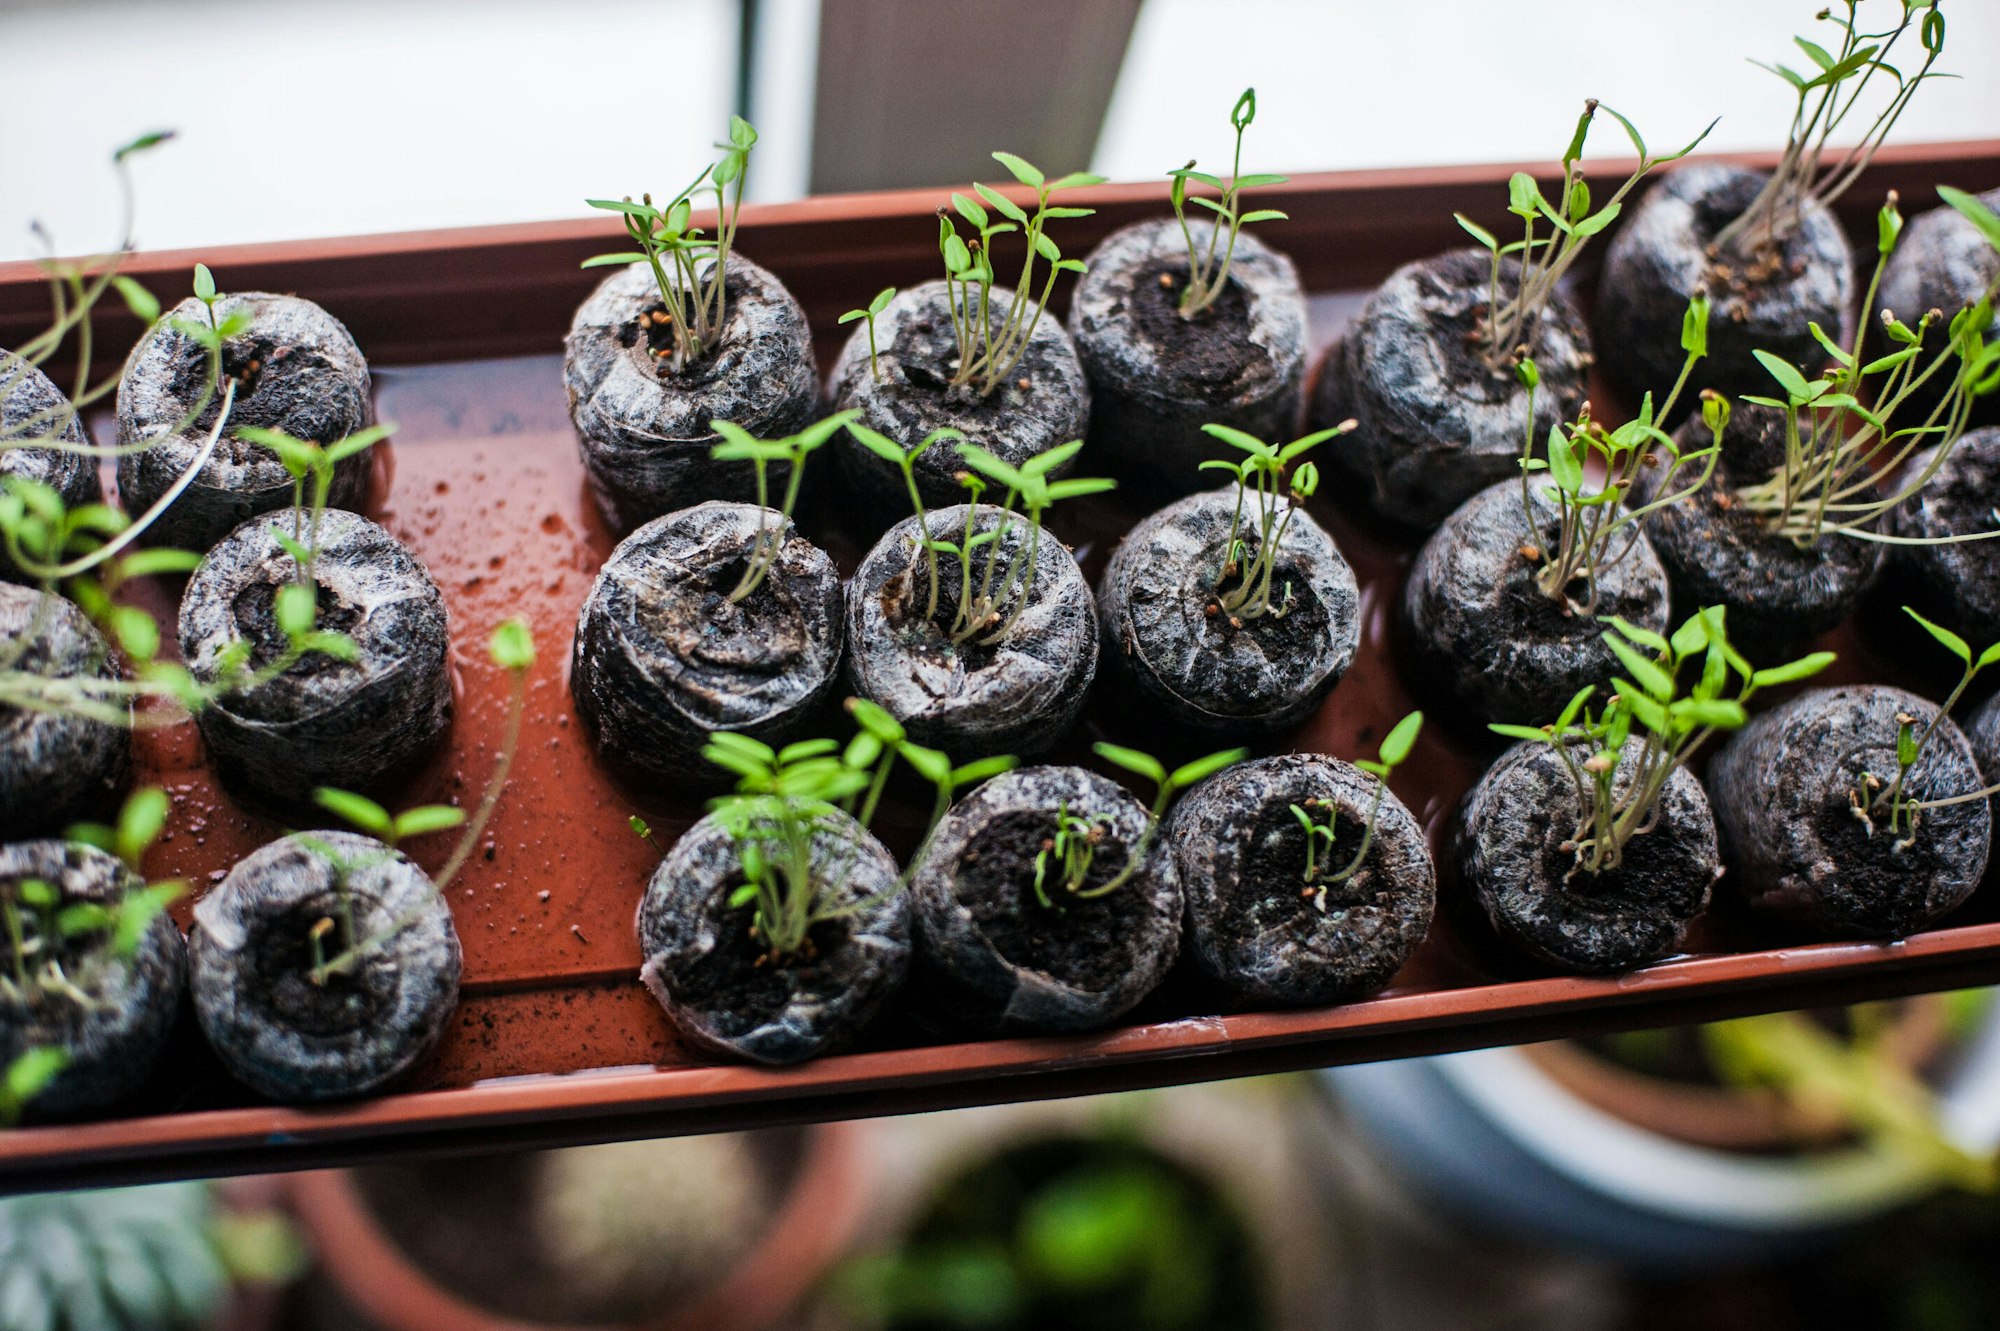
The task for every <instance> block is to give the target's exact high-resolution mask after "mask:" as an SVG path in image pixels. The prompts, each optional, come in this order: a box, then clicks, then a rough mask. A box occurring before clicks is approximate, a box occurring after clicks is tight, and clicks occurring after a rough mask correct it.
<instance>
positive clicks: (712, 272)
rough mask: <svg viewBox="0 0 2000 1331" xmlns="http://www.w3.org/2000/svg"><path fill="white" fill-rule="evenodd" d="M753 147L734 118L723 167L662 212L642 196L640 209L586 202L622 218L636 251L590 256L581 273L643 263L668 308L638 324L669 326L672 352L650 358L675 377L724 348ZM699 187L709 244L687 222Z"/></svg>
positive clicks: (626, 202)
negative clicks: (711, 210) (710, 208)
mask: <svg viewBox="0 0 2000 1331" xmlns="http://www.w3.org/2000/svg"><path fill="white" fill-rule="evenodd" d="M756 143H757V131H756V130H754V129H752V128H751V127H750V122H749V121H747V120H745V119H743V118H742V117H741V116H731V117H729V141H728V142H727V143H718V144H716V145H715V146H716V147H717V148H718V149H720V150H721V151H722V160H720V161H718V162H716V163H714V164H713V165H710V166H706V167H703V168H702V172H701V174H700V175H698V176H696V177H695V178H694V181H693V183H692V184H690V185H689V186H688V187H687V188H686V189H684V190H682V191H681V192H680V193H679V194H676V195H675V196H674V197H673V199H672V200H671V201H670V202H669V203H668V204H667V205H666V206H665V207H664V208H656V207H654V206H653V196H652V195H650V194H647V195H644V196H642V198H641V201H640V202H638V203H634V202H632V199H631V197H630V196H629V195H628V196H627V197H625V198H624V199H622V200H619V201H616V202H614V201H612V200H610V199H589V200H586V202H588V203H589V204H590V206H591V207H593V208H601V209H604V210H605V211H607V212H614V213H617V214H619V215H620V216H621V217H623V218H624V220H625V234H626V235H627V236H628V237H629V238H630V239H631V241H632V243H633V244H634V245H636V246H637V247H638V248H637V249H634V250H622V251H620V252H618V253H615V254H599V255H595V256H593V257H591V258H588V259H585V260H584V261H583V266H584V267H585V268H601V267H606V266H610V265H615V264H631V263H643V264H646V265H647V266H648V267H650V268H651V269H652V270H653V281H654V283H655V284H656V285H657V286H658V287H659V291H660V304H661V305H662V306H664V307H665V308H664V310H663V311H662V313H660V314H658V315H643V316H641V318H640V326H641V327H642V328H644V327H654V326H658V325H660V324H665V325H666V328H667V332H668V335H669V336H671V337H672V339H673V346H672V351H671V352H669V351H666V350H664V349H662V350H656V351H655V352H654V353H653V354H654V355H655V356H656V357H658V358H660V359H663V360H667V361H668V367H669V368H670V369H672V370H673V371H674V372H675V373H679V372H680V371H682V370H684V369H686V368H687V367H688V366H689V365H690V364H692V363H693V362H694V361H695V360H697V359H699V358H700V357H701V356H703V355H705V354H706V353H707V352H709V351H710V350H712V349H713V348H714V346H715V344H716V343H717V342H718V341H720V340H721V337H722V329H723V326H724V324H725V322H726V316H727V314H728V303H727V301H728V291H727V284H728V277H729V255H730V252H731V250H732V249H733V248H734V246H735V244H736V220H737V214H738V213H740V212H741V211H742V208H743V178H744V173H745V172H746V171H747V170H748V169H749V165H750V149H751V148H753V147H754V146H756ZM704 184H706V185H707V186H708V188H709V189H710V191H712V193H713V194H714V198H715V217H716V222H715V234H714V235H713V236H710V235H709V234H708V233H707V232H705V231H704V230H702V228H700V227H698V226H695V225H693V221H692V219H693V213H694V198H695V195H696V193H697V191H699V190H700V189H701V188H702V186H703V185H704ZM704 263H706V264H707V271H706V272H705V273H704V272H703V269H702V265H703V264H704ZM669 269H671V270H672V271H671V273H670V272H669Z"/></svg>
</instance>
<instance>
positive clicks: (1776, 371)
mask: <svg viewBox="0 0 2000 1331" xmlns="http://www.w3.org/2000/svg"><path fill="white" fill-rule="evenodd" d="M1750 354H1751V355H1753V356H1755V357H1756V358H1757V363H1758V364H1760V365H1762V366H1763V367H1764V368H1765V369H1766V370H1768V371H1770V374H1771V377H1772V378H1773V379H1776V380H1777V381H1778V386H1779V387H1780V388H1782V389H1784V390H1785V393H1786V395H1787V396H1788V397H1790V398H1791V400H1792V401H1793V402H1804V401H1808V400H1810V399H1811V398H1812V396H1813V392H1812V389H1811V387H1810V386H1808V385H1807V383H1806V378H1805V376H1804V375H1802V374H1800V373H1799V372H1798V370H1797V369H1796V368H1794V367H1793V366H1792V365H1791V363H1790V362H1788V361H1785V360H1783V359H1781V358H1780V357H1777V356H1773V355H1772V354H1771V353H1770V352H1768V351H1765V350H1763V349H1762V348H1759V349H1757V350H1755V351H1752V352H1751V353H1750Z"/></svg>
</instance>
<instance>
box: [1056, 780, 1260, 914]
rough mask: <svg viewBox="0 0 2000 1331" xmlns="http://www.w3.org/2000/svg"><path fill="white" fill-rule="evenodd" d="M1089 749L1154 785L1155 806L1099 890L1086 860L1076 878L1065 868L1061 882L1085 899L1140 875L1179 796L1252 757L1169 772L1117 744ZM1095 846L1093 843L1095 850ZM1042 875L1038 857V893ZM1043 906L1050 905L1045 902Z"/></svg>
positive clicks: (1088, 820)
mask: <svg viewBox="0 0 2000 1331" xmlns="http://www.w3.org/2000/svg"><path fill="white" fill-rule="evenodd" d="M1090 748H1091V752H1093V753H1095V754H1096V755H1097V756H1098V757H1100V758H1102V759H1103V760H1104V761H1105V762H1108V763H1110V764H1111V765H1112V766H1114V767H1122V768H1123V769H1125V770H1126V771H1128V772H1130V773H1132V774H1133V775H1134V776H1137V777H1141V778H1144V779H1145V780H1147V781H1150V782H1152V783H1153V804H1152V807H1151V808H1149V809H1148V810H1146V830H1145V831H1144V832H1142V833H1141V834H1140V836H1139V844H1138V845H1136V846H1134V847H1132V848H1131V849H1130V850H1129V851H1127V852H1126V855H1125V863H1124V866H1123V867H1122V868H1120V869H1119V870H1118V872H1117V873H1115V874H1113V875H1112V876H1111V877H1109V878H1107V879H1105V880H1104V881H1103V882H1102V883H1099V884H1098V885H1097V886H1096V887H1086V886H1084V875H1086V874H1088V872H1089V869H1090V863H1089V860H1088V859H1085V860H1084V861H1083V872H1082V873H1080V874H1075V875H1074V876H1072V874H1071V872H1070V869H1069V867H1068V866H1067V865H1066V866H1065V872H1064V877H1063V879H1062V880H1061V881H1062V886H1063V889H1064V890H1065V891H1067V892H1068V894H1069V895H1071V896H1073V897H1077V898H1080V899H1083V900H1089V899H1091V898H1093V897H1103V896H1109V895H1111V894H1112V893H1113V892H1116V891H1117V890H1118V889H1119V888H1121V887H1123V886H1125V884H1126V883H1128V882H1130V881H1131V880H1132V878H1133V876H1134V875H1135V874H1137V873H1138V872H1139V868H1140V866H1141V865H1143V864H1144V863H1145V862H1146V856H1147V855H1149V854H1151V853H1152V849H1153V842H1154V840H1155V839H1156V838H1157V837H1158V836H1159V832H1160V821H1161V820H1162V819H1163V818H1165V817H1166V816H1167V810H1168V809H1169V808H1171V807H1173V802H1174V800H1175V799H1177V798H1178V797H1179V796H1180V793H1181V792H1182V791H1184V790H1187V789H1188V788H1190V787H1192V786H1197V785H1200V784H1201V783H1202V782H1203V781H1206V780H1207V779H1208V778H1209V777H1211V776H1214V775H1215V774H1216V773H1217V772H1220V771H1221V770H1222V769H1223V768H1225V767H1229V766H1233V765H1234V764H1236V763H1240V762H1242V761H1243V760H1244V759H1245V758H1247V757H1249V756H1250V750H1248V749H1224V750H1222V751H1221V752H1219V753H1211V754H1209V755H1208V756H1207V757H1205V758H1196V759H1195V760H1194V761H1193V762H1189V763H1183V764H1181V765H1180V766H1179V767H1176V768H1174V769H1173V770H1172V771H1171V772H1169V771H1168V770H1167V767H1166V764H1164V763H1162V762H1161V761H1160V760H1159V759H1158V758H1155V757H1154V756H1153V755H1152V754H1150V753H1144V752H1141V751H1140V750H1138V749H1128V748H1124V747H1122V746H1120V745H1117V744H1107V743H1104V742H1102V741H1099V742H1098V743H1096V744H1093V745H1091V746H1090ZM1061 815H1062V816H1061V817H1060V818H1059V819H1058V822H1059V823H1061V822H1064V821H1067V820H1069V819H1070V814H1069V811H1068V809H1067V807H1064V808H1063V809H1062V810H1061ZM1076 821H1078V822H1081V823H1083V824H1084V825H1085V826H1089V825H1091V824H1095V823H1099V822H1103V823H1108V822H1109V821H1110V820H1109V817H1108V816H1103V817H1099V816H1091V817H1081V818H1078V819H1076ZM1094 844H1095V843H1094V842H1093V843H1092V845H1093V847H1094ZM1042 876H1043V875H1042V862H1041V860H1040V859H1039V858H1038V859H1037V860H1036V862H1035V879H1036V885H1035V890H1036V892H1037V894H1039V893H1040V892H1041V890H1042V889H1041V879H1042ZM1043 904H1045V905H1046V904H1047V901H1046V899H1045V900H1044V903H1043Z"/></svg>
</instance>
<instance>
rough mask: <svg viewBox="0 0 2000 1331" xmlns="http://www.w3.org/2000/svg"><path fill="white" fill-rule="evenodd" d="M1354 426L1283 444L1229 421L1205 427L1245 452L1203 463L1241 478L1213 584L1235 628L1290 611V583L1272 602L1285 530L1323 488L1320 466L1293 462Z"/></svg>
mask: <svg viewBox="0 0 2000 1331" xmlns="http://www.w3.org/2000/svg"><path fill="white" fill-rule="evenodd" d="M1354 427H1355V422H1354V421H1352V420H1346V421H1342V422H1341V423H1340V424H1338V425H1336V426H1334V427H1333V428H1332V429H1328V430H1319V431H1316V432H1314V433H1312V434H1309V435H1307V436H1305V437H1304V438H1303V439H1294V440H1293V441H1292V442H1291V443H1289V444H1285V445H1284V446H1282V447H1280V446H1278V445H1276V444H1267V443H1265V442H1264V441H1263V440H1261V439H1259V438H1257V437H1256V436H1254V435H1250V434H1245V433H1244V432H1243V431H1241V430H1239V429H1236V428H1235V427H1234V426H1230V425H1212V424H1211V425H1204V426H1202V427H1201V428H1202V432H1203V433H1204V434H1207V435H1210V436H1211V437H1213V438H1216V439H1220V440H1221V441H1222V442H1223V443H1225V444H1228V445H1229V446H1230V447H1231V448H1235V449H1240V450H1241V451H1242V453H1243V455H1244V456H1243V459H1242V460H1241V461H1231V460H1229V459H1225V458H1210V459H1209V460H1208V461H1206V462H1204V463H1202V464H1201V470H1203V471H1211V470H1213V471H1226V472H1228V473H1229V474H1230V475H1231V476H1234V477H1235V478H1236V508H1235V511H1234V512H1233V513H1231V515H1230V518H1229V539H1228V540H1227V541H1225V542H1224V543H1223V547H1222V567H1221V569H1220V570H1219V571H1218V573H1217V574H1216V578H1215V582H1214V583H1213V584H1212V587H1213V589H1214V591H1215V594H1216V596H1215V601H1214V603H1213V604H1214V606H1215V610H1214V613H1219V614H1221V615H1224V616H1226V617H1227V618H1228V620H1229V622H1230V625H1231V626H1232V627H1235V628H1241V627H1242V624H1243V621H1244V620H1246V619H1260V618H1262V617H1263V616H1265V615H1269V616H1270V617H1271V618H1273V619H1282V618H1283V617H1284V616H1285V615H1286V614H1287V613H1288V612H1289V611H1290V609H1291V598H1292V587H1291V584H1290V583H1289V582H1288V583H1286V584H1285V589H1284V595H1283V597H1281V598H1280V599H1279V602H1278V604H1276V605H1273V604H1271V585H1272V580H1273V579H1274V578H1275V577H1276V575H1277V570H1278V556H1279V554H1280V553H1281V551H1282V550H1283V547H1284V542H1285V533H1286V532H1287V531H1289V530H1290V529H1291V525H1292V518H1293V515H1295V514H1296V513H1297V512H1298V511H1299V508H1300V507H1301V506H1302V505H1303V504H1304V503H1305V501H1306V500H1307V499H1309V498H1311V497H1312V495H1313V493H1314V492H1315V491H1317V490H1318V489H1319V468H1318V467H1317V466H1315V465H1314V464H1313V463H1310V462H1303V463H1299V466H1298V469H1297V470H1296V471H1294V470H1292V464H1293V463H1294V462H1297V461H1298V459H1299V458H1301V457H1302V456H1304V455H1305V453H1306V452H1307V451H1308V450H1310V449H1312V448H1314V447H1316V446H1318V445H1319V444H1322V443H1324V442H1326V441H1327V440H1328V439H1332V438H1334V437H1335V436H1337V435H1343V434H1346V433H1347V432H1348V431H1349V430H1352V429H1353V428H1354ZM1246 507H1247V508H1248V509H1249V517H1250V525H1249V526H1248V527H1246V526H1245V524H1244V509H1245V508H1246ZM1252 528H1254V529H1255V531H1256V548H1255V549H1251V548H1249V546H1248V542H1247V541H1246V539H1245V534H1246V532H1248V531H1250V530H1251V529H1252ZM1231 578H1235V579H1236V584H1235V586H1233V587H1231V588H1229V589H1227V590H1224V589H1223V585H1224V584H1225V583H1227V582H1228V581H1229V579H1231Z"/></svg>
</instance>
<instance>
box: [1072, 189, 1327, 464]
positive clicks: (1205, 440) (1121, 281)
mask: <svg viewBox="0 0 2000 1331" xmlns="http://www.w3.org/2000/svg"><path fill="white" fill-rule="evenodd" d="M1214 230H1215V228H1214V226H1213V225H1212V224H1210V223H1209V222H1207V221H1204V220H1194V221H1190V222H1189V223H1188V224H1187V232H1186V235H1184V234H1183V232H1182V228H1181V226H1180V224H1179V223H1178V222H1176V221H1175V220H1174V219H1172V218H1156V219H1154V220H1151V221H1146V222H1135V223H1133V224H1132V225H1131V226H1127V227H1122V228H1120V229H1119V230H1117V231H1114V232H1112V233H1111V235H1110V236H1108V237H1107V238H1106V239H1105V240H1104V242H1103V243H1102V244H1100V245H1099V246H1098V247H1097V248H1096V249H1095V250H1094V251H1092V253H1091V255H1090V258H1089V260H1088V261H1087V262H1088V264H1089V269H1088V271H1086V272H1085V273H1084V275H1083V276H1082V277H1080V278H1078V279H1077V284H1076V293H1075V295H1074V296H1072V297H1071V298H1070V312H1069V333H1070V338H1071V339H1072V340H1073V341H1074V342H1075V344H1076V354H1077V358H1078V359H1079V360H1081V361H1082V362H1083V368H1084V373H1085V374H1087V375H1088V376H1089V378H1090V448H1089V451H1088V453H1087V454H1086V456H1087V457H1090V458H1092V459H1093V460H1094V461H1093V465H1095V466H1099V467H1103V466H1109V467H1112V468H1113V469H1115V470H1116V471H1117V472H1118V473H1119V474H1120V475H1121V476H1125V477H1129V478H1131V479H1132V480H1133V481H1134V482H1136V483H1139V484H1142V485H1147V486H1150V487H1151V488H1153V489H1155V490H1170V491H1172V492H1174V493H1181V494H1184V493H1187V492H1188V491H1191V490H1199V489H1201V488H1203V487H1204V486H1206V485H1207V484H1208V483H1209V482H1210V480H1212V479H1213V478H1212V477H1211V476H1210V475H1209V474H1208V473H1205V472H1203V471H1201V470H1200V464H1201V463H1202V462H1203V461H1205V460H1207V459H1209V458H1214V457H1220V456H1222V454H1223V453H1224V452H1226V451H1227V450H1225V449H1224V448H1222V446H1221V445H1219V444H1218V443H1217V442H1216V441H1215V440H1214V439H1212V438H1210V437H1209V436H1208V435H1206V434H1203V433H1202V430H1201V427H1202V426H1203V425H1205V424H1210V423H1215V424H1220V425H1232V426H1235V427H1236V428H1237V429H1239V430H1243V431H1245V432H1247V433H1249V434H1252V435H1255V436H1256V437H1258V438H1260V439H1278V438H1287V439H1288V438H1290V437H1291V435H1292V433H1293V431H1294V430H1295V429H1296V427H1297V425H1298V422H1299V416H1300V413H1301V412H1302V411H1303V409H1304V406H1305V368H1306V300H1305V292H1304V291H1303V289H1302V288H1301V287H1300V286H1299V275H1298V270H1297V269H1295V268H1293V267H1292V261H1291V260H1290V259H1288V258H1286V257H1285V256H1284V255H1282V254H1280V253H1278V252H1277V251H1276V250H1274V249H1272V248H1271V247H1270V246H1268V245H1266V244H1264V242H1263V241H1261V240H1259V239H1257V238H1256V237H1255V236H1253V235H1251V234H1249V233H1248V232H1242V233H1239V234H1238V235H1237V236H1236V237H1235V238H1234V241H1233V244H1234V249H1233V251H1232V254H1231V258H1230V264H1229V277H1228V280H1227V281H1226V282H1225V283H1224V285H1223V288H1222V290H1221V293H1220V294H1219V295H1218V296H1217V297H1216V299H1215V301H1214V303H1213V304H1211V305H1209V306H1208V307H1207V308H1206V309H1204V310H1202V311H1200V312H1199V313H1197V314H1195V315H1192V316H1189V317H1183V316H1182V315H1181V313H1180V302H1181V298H1182V295H1183V293H1184V292H1185V290H1186V287H1187V279H1188V244H1189V239H1188V238H1189V237H1192V240H1193V244H1194V245H1195V247H1196V248H1197V250H1199V251H1202V252H1206V250H1207V247H1208V246H1209V244H1210V241H1211V236H1212V233H1213V232H1214ZM1225 243H1228V242H1225Z"/></svg>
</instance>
